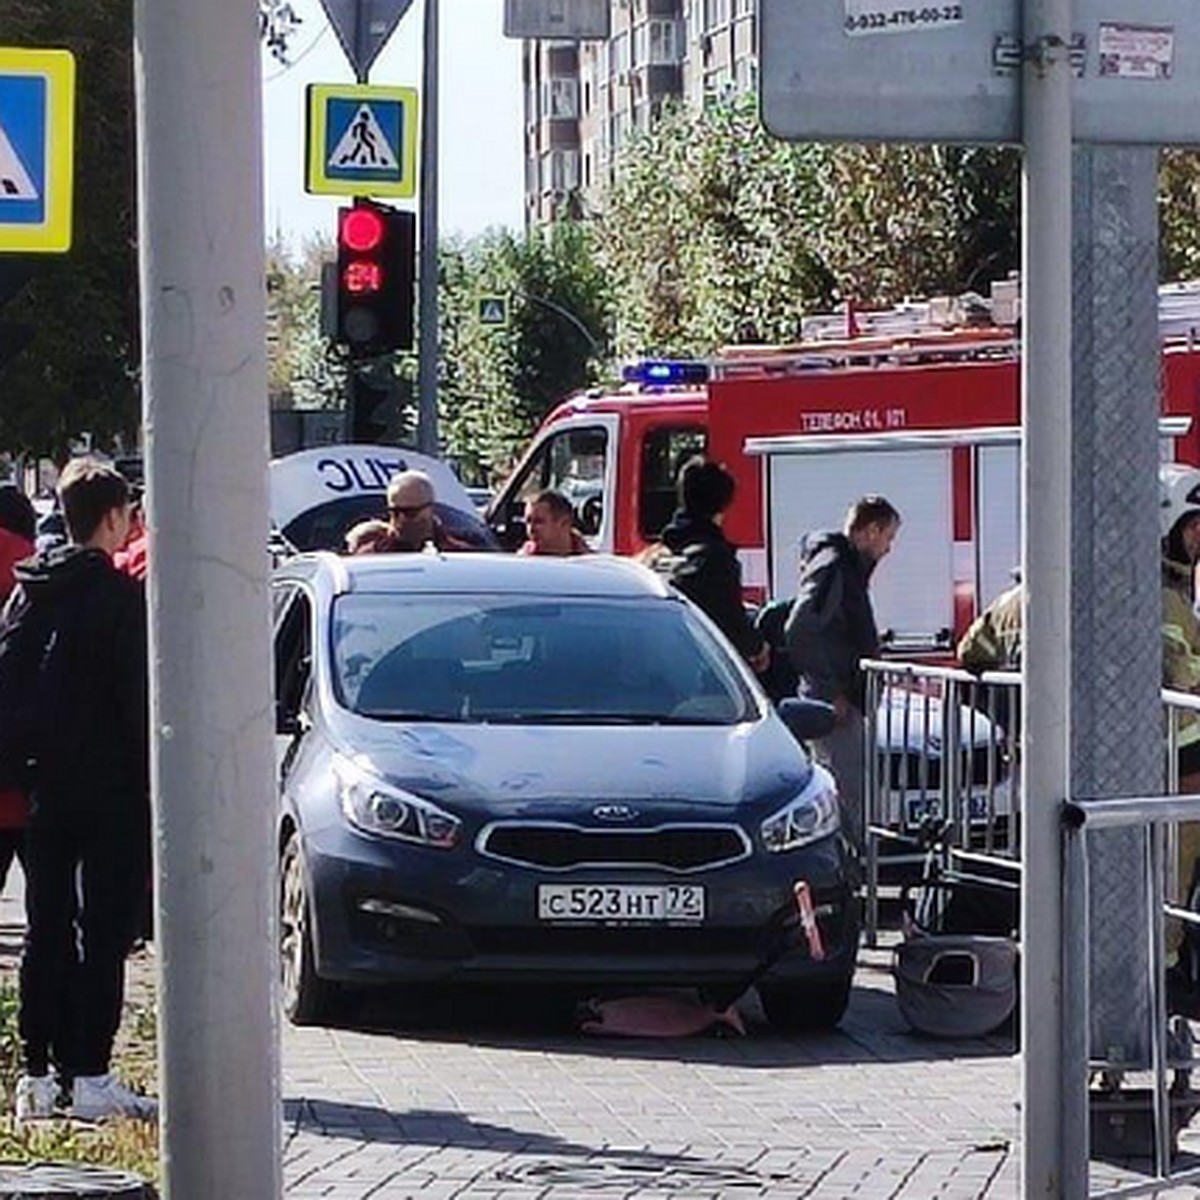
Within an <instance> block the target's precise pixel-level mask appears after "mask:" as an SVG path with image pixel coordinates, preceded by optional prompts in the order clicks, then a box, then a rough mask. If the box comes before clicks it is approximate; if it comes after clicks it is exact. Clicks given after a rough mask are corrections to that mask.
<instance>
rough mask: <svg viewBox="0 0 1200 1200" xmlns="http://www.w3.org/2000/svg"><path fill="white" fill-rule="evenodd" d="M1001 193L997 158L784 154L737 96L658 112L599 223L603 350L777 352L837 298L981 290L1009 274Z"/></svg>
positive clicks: (946, 150)
mask: <svg viewBox="0 0 1200 1200" xmlns="http://www.w3.org/2000/svg"><path fill="white" fill-rule="evenodd" d="M1016 188H1017V160H1016V157H1015V155H1014V154H1012V153H1011V152H1009V151H1004V150H991V149H980V148H960V147H912V146H826V145H791V144H787V143H784V142H780V141H777V140H776V139H774V138H772V137H771V136H770V135H769V134H768V133H767V132H766V131H765V130H764V129H763V127H762V125H761V122H760V121H759V118H758V114H757V111H756V109H755V106H754V105H753V103H751V102H749V101H746V100H739V101H734V102H730V103H722V104H713V105H709V106H708V107H706V108H704V109H703V110H699V111H697V110H692V109H683V108H676V109H674V110H671V111H668V112H666V113H665V114H664V115H663V117H662V119H661V120H659V121H658V122H657V123H656V124H655V125H654V126H652V127H651V129H650V130H649V131H646V132H643V133H641V134H640V135H639V136H638V137H636V138H635V139H634V141H633V142H632V143H631V144H630V145H629V146H628V147H627V148H626V150H625V152H624V153H623V154H622V156H621V158H620V164H619V168H618V178H617V182H616V184H615V186H614V187H613V189H612V190H611V192H610V194H609V196H608V198H607V200H606V203H605V207H604V211H603V213H602V214H601V217H600V225H601V229H602V236H601V238H600V247H601V249H600V254H601V261H602V263H603V266H604V268H605V270H606V272H607V273H608V275H609V277H610V278H611V279H612V281H613V288H614V293H615V294H616V295H618V296H620V297H621V303H620V306H619V309H618V313H617V328H618V332H617V341H618V347H619V349H620V350H621V351H622V352H623V353H626V354H629V353H640V352H644V351H646V350H658V351H665V352H675V353H707V352H710V351H711V350H713V349H714V348H715V347H717V346H718V345H720V344H722V343H727V342H754V341H771V342H785V341H789V340H794V339H795V338H796V337H797V336H798V334H799V328H800V318H801V316H802V315H803V314H804V313H805V312H808V311H812V310H814V309H825V310H827V309H829V308H830V307H831V306H832V305H833V304H835V303H836V302H837V301H838V300H841V299H850V300H853V301H854V302H856V303H859V304H864V305H877V304H887V303H891V302H894V301H896V300H899V299H902V298H903V297H904V296H905V295H910V294H915V293H924V294H928V293H930V292H939V291H963V290H965V289H966V288H969V287H973V288H976V289H981V288H985V287H986V284H987V283H988V282H989V281H990V280H992V279H995V278H1002V277H1004V276H1005V275H1007V273H1008V272H1009V270H1011V269H1012V268H1014V267H1015V266H1016V263H1017V257H1018V251H1017V232H1016V225H1015V218H1016V211H1017V201H1016V197H1017V191H1016Z"/></svg>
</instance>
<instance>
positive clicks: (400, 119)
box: [304, 83, 417, 199]
mask: <svg viewBox="0 0 1200 1200" xmlns="http://www.w3.org/2000/svg"><path fill="white" fill-rule="evenodd" d="M307 143H308V145H307V152H306V161H307V164H308V167H307V170H306V172H305V183H304V188H305V191H308V192H311V193H313V194H315V195H320V196H375V197H383V196H399V197H401V198H404V199H410V198H411V197H413V196H415V195H416V192H417V92H416V89H415V88H404V87H377V86H374V85H370V84H330V83H313V84H310V85H309V88H308V136H307Z"/></svg>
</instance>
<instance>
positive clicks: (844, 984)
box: [758, 974, 854, 1032]
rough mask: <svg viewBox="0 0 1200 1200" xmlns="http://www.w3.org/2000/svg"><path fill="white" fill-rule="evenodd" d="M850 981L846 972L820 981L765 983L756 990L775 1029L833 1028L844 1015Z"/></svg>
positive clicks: (850, 976)
mask: <svg viewBox="0 0 1200 1200" xmlns="http://www.w3.org/2000/svg"><path fill="white" fill-rule="evenodd" d="M853 981H854V976H853V975H852V974H848V975H846V976H845V977H843V978H841V979H834V980H831V981H828V982H823V983H790V984H774V985H772V984H769V983H765V984H762V985H760V987H759V989H758V994H759V997H760V999H761V1000H762V1006H763V1012H765V1013H766V1014H767V1020H768V1021H769V1022H770V1023H771V1025H772V1026H774V1027H775V1028H776V1029H787V1030H791V1031H792V1032H804V1031H805V1030H816V1029H832V1028H833V1027H834V1026H835V1025H836V1024H837V1023H838V1022H839V1021H840V1020H841V1019H842V1017H843V1016H844V1015H845V1012H846V1005H848V1004H849V1003H850V985H851V984H852V983H853Z"/></svg>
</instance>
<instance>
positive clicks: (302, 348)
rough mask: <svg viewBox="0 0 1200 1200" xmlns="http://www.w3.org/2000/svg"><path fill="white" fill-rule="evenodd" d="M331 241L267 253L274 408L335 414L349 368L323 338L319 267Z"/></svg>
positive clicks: (275, 246)
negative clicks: (309, 409) (312, 410)
mask: <svg viewBox="0 0 1200 1200" xmlns="http://www.w3.org/2000/svg"><path fill="white" fill-rule="evenodd" d="M335 253H336V251H335V248H334V245H333V241H332V239H330V238H325V237H313V238H310V239H308V240H307V241H305V242H304V243H302V244H301V246H300V247H299V249H298V250H297V249H293V248H292V247H291V246H290V245H289V244H288V243H287V242H284V241H279V240H277V241H274V242H272V243H271V245H269V246H268V247H267V391H268V396H269V398H270V402H271V406H272V407H273V408H337V407H339V406H340V405H341V404H342V402H343V396H344V394H345V387H346V364H345V361H344V360H343V358H342V357H341V356H340V355H339V354H337V352H336V351H334V350H333V349H332V348H331V346H330V344H329V341H328V339H327V338H326V337H325V336H324V334H323V333H322V332H321V264H322V263H323V262H327V261H330V260H332V259H333V257H334V255H335Z"/></svg>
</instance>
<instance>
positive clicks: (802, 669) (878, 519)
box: [784, 496, 900, 847]
mask: <svg viewBox="0 0 1200 1200" xmlns="http://www.w3.org/2000/svg"><path fill="white" fill-rule="evenodd" d="M899 529H900V513H899V512H898V511H897V510H896V508H895V507H894V506H893V505H892V504H891V503H889V502H888V501H887V500H885V499H884V498H883V497H882V496H864V497H862V499H860V500H856V501H855V502H854V504H852V505H851V506H850V511H849V512H848V513H847V514H846V523H845V527H844V531H843V532H842V533H817V534H810V535H809V536H808V537H807V538H806V539H805V542H804V548H803V559H802V562H801V566H800V582H799V586H798V587H797V590H796V600H795V602H794V603H793V605H792V610H791V612H790V614H789V615H788V618H787V624H786V626H785V631H784V632H785V637H786V639H787V646H788V652H789V654H790V655H791V659H792V665H793V666H794V667H795V668H796V673H797V674H798V675H799V677H800V691H801V692H802V693H803V694H804V695H808V696H812V697H813V698H815V699H817V700H824V701H826V702H827V703H829V704H832V705H833V710H834V713H835V715H836V716H837V725H836V726H835V728H834V730H833V732H832V733H831V734H830V735H829V736H828V737H826V738H821V739H819V740H817V741H816V742H814V744H813V750H814V752H815V754H816V757H817V758H818V760H820V761H821V762H824V763H825V764H826V765H827V766H828V767H829V768H830V770H832V771H833V774H834V777H835V778H836V779H837V783H838V793H839V795H840V796H841V804H842V829H843V831H844V832H845V834H846V836H847V837H848V838H849V839H850V841H851V842H852V843H853V844H854V845H856V846H858V847H861V846H862V838H863V827H864V815H865V814H864V812H863V774H864V762H863V707H864V700H865V695H864V693H865V689H866V681H865V679H864V677H863V673H862V670H861V668H860V667H859V661H860V660H861V659H864V658H874V657H876V656H877V655H878V653H879V633H878V630H877V629H876V627H875V613H874V610H873V609H872V607H871V596H870V593H869V591H868V585H869V584H870V580H871V574H872V572H873V571H874V570H875V568H876V566H878V564H879V562H880V561H881V560H882V559H883V558H884V557H885V555H887V554H888V553H889V552H890V551H891V548H892V543H893V542H894V541H895V539H896V534H897V532H898V531H899Z"/></svg>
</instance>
